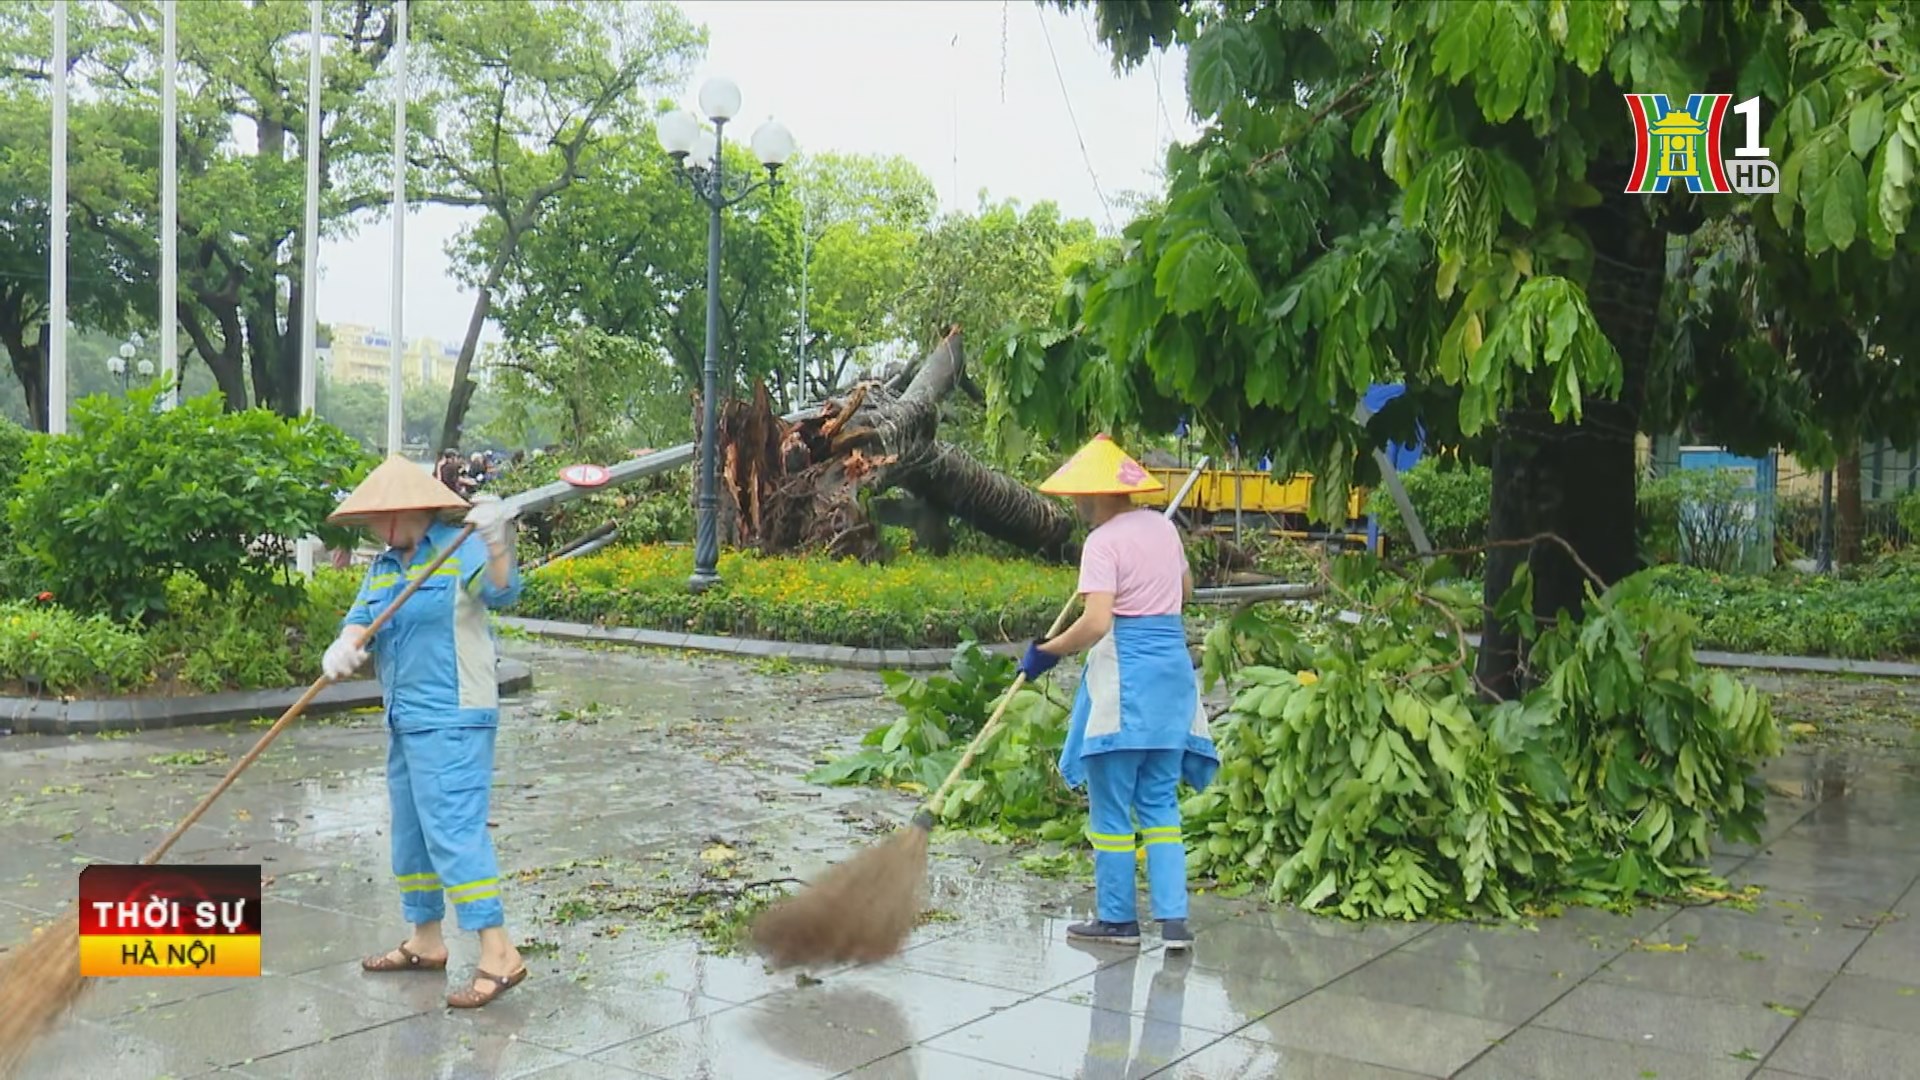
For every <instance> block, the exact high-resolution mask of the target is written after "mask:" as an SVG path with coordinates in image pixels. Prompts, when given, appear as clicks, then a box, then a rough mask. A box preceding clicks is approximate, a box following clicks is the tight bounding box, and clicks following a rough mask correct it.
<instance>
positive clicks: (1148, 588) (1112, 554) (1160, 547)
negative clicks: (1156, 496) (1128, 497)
mask: <svg viewBox="0 0 1920 1080" xmlns="http://www.w3.org/2000/svg"><path fill="white" fill-rule="evenodd" d="M1186 573H1187V549H1186V548H1185V547H1184V546H1183V545H1182V544H1181V543H1180V530H1179V529H1177V528H1175V527H1174V524H1173V522H1171V521H1168V520H1167V519H1166V517H1165V516H1163V515H1161V514H1159V513H1157V512H1155V511H1153V510H1130V511H1128V512H1126V513H1124V514H1120V515H1119V516H1117V517H1114V518H1112V519H1110V520H1109V521H1108V522H1107V523H1106V524H1105V525H1102V526H1100V527H1099V528H1097V529H1094V530H1093V532H1091V533H1089V534H1088V535H1087V544H1086V547H1085V549H1084V550H1083V551H1082V552H1081V555H1080V591H1081V592H1082V593H1096V592H1106V593H1112V594H1113V613H1114V614H1115V615H1178V614H1180V610H1181V606H1182V602H1183V600H1184V599H1185V591H1184V589H1183V587H1182V586H1183V580H1182V579H1183V578H1184V577H1185V576H1186Z"/></svg>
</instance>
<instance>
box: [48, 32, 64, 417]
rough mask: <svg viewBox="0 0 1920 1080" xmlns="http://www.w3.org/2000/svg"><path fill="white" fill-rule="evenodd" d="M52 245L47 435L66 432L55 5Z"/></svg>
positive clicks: (60, 70) (60, 80)
mask: <svg viewBox="0 0 1920 1080" xmlns="http://www.w3.org/2000/svg"><path fill="white" fill-rule="evenodd" d="M48 213H49V215H50V216H51V218H52V221H51V224H52V236H51V237H50V238H49V242H48V244H47V259H48V266H47V274H48V277H49V285H48V290H47V291H48V294H49V295H48V297H47V306H48V307H49V308H50V309H51V311H49V313H48V315H47V319H48V323H49V325H48V328H47V329H48V335H47V336H48V344H47V414H46V415H47V431H48V432H50V433H51V434H54V435H61V434H64V433H65V432H66V430H67V5H66V4H64V3H57V4H55V5H53V199H52V206H51V207H49V208H48Z"/></svg>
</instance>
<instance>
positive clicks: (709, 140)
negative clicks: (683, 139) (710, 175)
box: [687, 131, 720, 169]
mask: <svg viewBox="0 0 1920 1080" xmlns="http://www.w3.org/2000/svg"><path fill="white" fill-rule="evenodd" d="M719 154H720V134H719V132H716V131H703V132H701V133H700V137H699V138H697V139H695V140H694V143H693V152H692V153H690V154H688V155H687V167H688V168H690V169H711V168H713V162H714V159H715V158H717V157H718V156H719Z"/></svg>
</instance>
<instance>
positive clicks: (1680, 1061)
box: [1454, 1027, 1753, 1080]
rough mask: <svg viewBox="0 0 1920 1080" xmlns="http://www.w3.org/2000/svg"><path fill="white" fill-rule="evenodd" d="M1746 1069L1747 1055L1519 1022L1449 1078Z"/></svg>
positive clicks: (1673, 1074)
mask: <svg viewBox="0 0 1920 1080" xmlns="http://www.w3.org/2000/svg"><path fill="white" fill-rule="evenodd" d="M1751 1071H1753V1063H1752V1062H1750V1061H1735V1060H1733V1059H1732V1058H1722V1059H1714V1058H1710V1057H1705V1056H1702V1055H1698V1054H1683V1053H1680V1052H1678V1051H1675V1050H1667V1049H1664V1048H1662V1047H1658V1046H1653V1045H1650V1044H1646V1043H1639V1044H1634V1043H1623V1042H1614V1041H1612V1040H1609V1039H1595V1038H1592V1037H1590V1036H1587V1035H1575V1034H1573V1033H1571V1032H1566V1031H1553V1030H1550V1029H1548V1028H1540V1027H1524V1028H1521V1029H1520V1030H1519V1031H1516V1032H1514V1033H1513V1034H1512V1035H1510V1036H1508V1037H1507V1038H1506V1039H1505V1040H1503V1041H1502V1042H1501V1043H1500V1045H1498V1046H1495V1047H1494V1048H1492V1049H1491V1050H1488V1051H1487V1052H1486V1053H1485V1054H1484V1055H1482V1056H1481V1057H1480V1058H1479V1059H1478V1060H1477V1061H1475V1062H1474V1063H1473V1064H1471V1065H1469V1066H1467V1067H1466V1068H1464V1069H1462V1070H1460V1071H1459V1072H1458V1073H1455V1074H1454V1080H1648V1078H1650V1077H1658V1078H1661V1080H1746V1077H1747V1074H1748V1073H1749V1072H1751Z"/></svg>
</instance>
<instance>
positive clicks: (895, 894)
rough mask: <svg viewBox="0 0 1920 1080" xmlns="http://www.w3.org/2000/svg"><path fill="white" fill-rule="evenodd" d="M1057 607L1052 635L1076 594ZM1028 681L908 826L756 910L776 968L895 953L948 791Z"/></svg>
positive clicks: (756, 932)
mask: <svg viewBox="0 0 1920 1080" xmlns="http://www.w3.org/2000/svg"><path fill="white" fill-rule="evenodd" d="M1078 599H1079V597H1078V596H1075V597H1074V598H1073V599H1070V600H1068V601H1067V606H1065V607H1063V608H1061V609H1060V616H1059V617H1058V618H1056V619H1054V620H1053V629H1051V630H1049V631H1047V636H1048V637H1053V636H1054V635H1055V634H1058V633H1059V632H1060V631H1061V630H1062V629H1063V628H1064V627H1065V626H1066V623H1067V616H1068V615H1069V614H1070V613H1071V612H1072V611H1073V604H1074V600H1078ZM1026 681H1027V676H1026V674H1025V673H1024V672H1023V673H1021V674H1020V675H1017V676H1015V677H1014V680H1013V685H1012V686H1011V687H1009V688H1008V689H1007V693H1006V696H1004V697H1002V698H1001V699H1000V704H999V705H997V706H995V707H994V710H993V715H992V716H991V717H989V718H988V719H987V722H986V723H985V724H983V725H981V728H980V732H979V734H977V735H975V736H974V737H973V741H972V742H970V743H968V744H967V750H966V753H964V754H961V755H960V760H959V761H957V762H955V763H954V766H953V771H951V772H949V773H948V774H947V778H946V780H945V781H943V782H942V783H941V784H940V787H939V790H937V791H935V792H934V793H933V797H932V798H931V799H928V800H927V802H926V805H925V806H923V807H922V808H921V809H920V811H919V812H918V813H916V814H914V815H913V821H912V823H911V824H909V825H908V826H907V827H906V828H904V829H901V830H900V831H899V832H896V833H894V834H893V835H892V836H891V837H889V838H888V839H887V840H886V842H884V843H882V844H880V845H879V846H878V847H872V848H868V849H867V850H865V851H862V852H860V853H859V854H857V855H855V856H854V857H853V858H851V859H848V860H847V861H845V862H843V863H840V864H838V865H836V866H832V867H829V868H828V869H827V871H826V872H825V873H823V874H821V875H820V877H819V879H818V880H816V881H814V882H813V883H812V884H811V885H809V886H808V887H807V888H806V889H805V890H803V891H801V892H799V893H796V894H794V895H793V896H791V897H789V898H787V899H786V900H783V901H781V902H780V903H778V904H776V905H774V906H772V907H770V908H768V909H767V910H766V911H764V912H762V913H761V914H760V916H759V918H757V919H755V920H754V922H753V930H752V941H753V944H754V947H755V948H756V949H757V950H758V951H759V952H760V954H761V955H762V956H764V957H765V958H766V959H767V961H768V962H769V963H771V964H772V965H773V966H774V967H775V968H784V967H792V966H794V965H807V966H816V965H821V964H829V963H836V962H839V961H845V960H851V961H853V962H855V963H861V964H868V963H872V962H874V961H876V960H884V959H886V958H887V957H889V956H892V955H893V954H894V953H895V952H898V951H899V949H900V946H901V945H902V944H904V943H905V942H906V940H907V935H908V934H910V933H912V932H913V924H914V922H915V921H917V920H918V919H919V917H920V906H921V899H922V886H923V885H924V884H925V881H926V876H927V838H928V836H929V835H930V834H931V833H932V832H933V823H934V822H936V821H938V820H940V811H941V809H942V808H943V807H945V806H946V802H947V793H948V792H950V791H952V790H953V785H954V783H955V782H956V781H958V780H959V779H960V777H961V776H963V775H965V773H966V771H967V767H968V766H970V765H972V764H973V759H974V758H975V757H977V756H979V753H980V751H981V749H982V748H983V747H985V746H986V745H987V743H988V742H989V741H990V740H992V738H993V736H994V735H995V734H996V733H998V732H999V730H1000V721H1001V720H1002V718H1004V717H1005V716H1006V714H1007V706H1008V705H1010V704H1012V702H1013V698H1014V695H1015V694H1017V693H1019V691H1020V687H1021V686H1022V685H1024V684H1025V683H1026Z"/></svg>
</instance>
